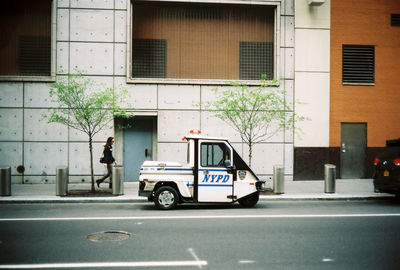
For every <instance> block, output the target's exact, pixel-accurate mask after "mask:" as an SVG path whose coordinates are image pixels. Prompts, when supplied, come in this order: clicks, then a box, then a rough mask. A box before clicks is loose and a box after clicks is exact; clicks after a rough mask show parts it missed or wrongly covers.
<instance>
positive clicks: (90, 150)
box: [89, 135, 95, 193]
mask: <svg viewBox="0 0 400 270" xmlns="http://www.w3.org/2000/svg"><path fill="white" fill-rule="evenodd" d="M89 152H90V176H91V179H92V188H91V191H92V193H94V192H95V189H94V173H93V145H92V136H91V135H89Z"/></svg>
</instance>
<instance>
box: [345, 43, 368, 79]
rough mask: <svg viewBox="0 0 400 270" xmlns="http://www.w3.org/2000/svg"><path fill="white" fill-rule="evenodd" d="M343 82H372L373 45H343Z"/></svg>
mask: <svg viewBox="0 0 400 270" xmlns="http://www.w3.org/2000/svg"><path fill="white" fill-rule="evenodd" d="M342 81H343V83H344V84H347V83H348V84H373V83H374V82H375V47H374V46H366V45H343V77H342Z"/></svg>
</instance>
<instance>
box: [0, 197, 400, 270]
mask: <svg viewBox="0 0 400 270" xmlns="http://www.w3.org/2000/svg"><path fill="white" fill-rule="evenodd" d="M399 230H400V204H399V203H396V202H395V201H350V202H343V201H305V202H304V201H302V202H300V201H294V202H287V201H285V202H282V201H281V202H261V203H259V204H258V205H257V207H256V208H252V209H243V208H240V207H239V206H238V205H228V206H224V205H201V206H197V205H183V206H181V207H179V208H178V209H177V210H175V211H158V210H156V209H155V208H154V206H153V205H152V204H150V203H136V204H127V203H124V204H53V205H50V204H11V205H6V204H1V205H0V269H34V268H36V269H74V268H76V269H93V268H96V269H307V270H308V269H363V270H364V269H398V268H399V265H400V256H399V255H398V254H400V232H399ZM98 232H100V234H96V233H98ZM104 232H105V233H104ZM121 232H124V233H121ZM88 237H89V238H90V239H88ZM94 240H96V241H94Z"/></svg>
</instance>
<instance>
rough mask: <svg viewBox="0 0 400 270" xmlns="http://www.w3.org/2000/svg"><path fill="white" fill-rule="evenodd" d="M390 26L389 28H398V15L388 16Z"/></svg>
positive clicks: (399, 19) (399, 24)
mask: <svg viewBox="0 0 400 270" xmlns="http://www.w3.org/2000/svg"><path fill="white" fill-rule="evenodd" d="M390 25H391V26H400V14H391V15H390Z"/></svg>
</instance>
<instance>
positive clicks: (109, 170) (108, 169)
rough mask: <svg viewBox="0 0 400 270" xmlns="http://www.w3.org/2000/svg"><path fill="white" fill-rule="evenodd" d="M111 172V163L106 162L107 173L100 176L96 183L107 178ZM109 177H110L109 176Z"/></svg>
mask: <svg viewBox="0 0 400 270" xmlns="http://www.w3.org/2000/svg"><path fill="white" fill-rule="evenodd" d="M111 174H112V164H107V174H106V175H104V176H103V177H102V178H100V179H99V180H97V181H96V182H98V183H102V182H103V181H104V180H106V179H107V177H110V176H111ZM110 179H111V178H110Z"/></svg>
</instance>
